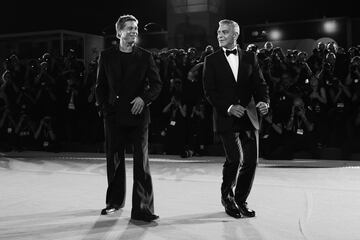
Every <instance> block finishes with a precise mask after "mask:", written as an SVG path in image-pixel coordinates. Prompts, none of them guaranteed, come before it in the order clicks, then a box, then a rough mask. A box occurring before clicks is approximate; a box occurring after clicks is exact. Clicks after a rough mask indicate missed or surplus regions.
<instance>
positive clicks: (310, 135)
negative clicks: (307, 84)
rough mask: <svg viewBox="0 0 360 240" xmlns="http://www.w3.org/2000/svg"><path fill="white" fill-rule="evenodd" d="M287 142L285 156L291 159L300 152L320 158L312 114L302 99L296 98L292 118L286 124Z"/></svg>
mask: <svg viewBox="0 0 360 240" xmlns="http://www.w3.org/2000/svg"><path fill="white" fill-rule="evenodd" d="M284 130H285V132H284V134H285V136H284V137H285V141H284V148H283V151H284V152H283V153H282V155H283V156H286V155H288V157H289V159H291V158H293V156H294V154H295V153H296V152H298V151H300V150H305V151H308V152H309V153H311V155H312V157H313V158H316V159H317V158H319V152H318V150H317V148H316V143H315V140H314V123H313V120H312V112H311V111H310V110H309V109H308V108H307V107H305V104H304V101H303V99H302V98H301V97H296V98H295V99H294V101H293V105H292V107H291V113H290V117H289V118H288V120H287V122H286V124H285V129H284Z"/></svg>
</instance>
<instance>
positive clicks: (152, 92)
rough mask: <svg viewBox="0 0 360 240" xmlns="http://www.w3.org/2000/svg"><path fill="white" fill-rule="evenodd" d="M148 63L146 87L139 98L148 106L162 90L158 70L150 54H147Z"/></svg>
mask: <svg viewBox="0 0 360 240" xmlns="http://www.w3.org/2000/svg"><path fill="white" fill-rule="evenodd" d="M148 61H149V65H148V69H147V72H146V77H147V80H148V85H147V86H146V87H145V90H144V93H143V94H142V95H141V96H140V97H141V98H142V99H143V101H144V102H145V105H150V104H151V102H152V101H154V100H155V99H156V98H157V97H158V96H159V94H160V92H161V88H162V81H161V78H160V74H159V70H158V68H157V66H156V64H155V61H154V58H153V56H152V55H151V54H149V58H148Z"/></svg>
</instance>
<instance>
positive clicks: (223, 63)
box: [218, 49, 236, 83]
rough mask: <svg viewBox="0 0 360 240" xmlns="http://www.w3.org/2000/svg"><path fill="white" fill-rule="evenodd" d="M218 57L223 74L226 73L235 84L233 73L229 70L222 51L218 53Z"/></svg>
mask: <svg viewBox="0 0 360 240" xmlns="http://www.w3.org/2000/svg"><path fill="white" fill-rule="evenodd" d="M218 55H219V59H220V63H221V65H222V68H223V69H224V71H225V72H224V73H227V75H230V77H231V78H232V80H233V83H236V79H235V77H234V74H233V72H232V70H231V67H230V64H229V62H228V60H227V59H226V57H225V54H224V51H223V50H222V49H220V50H219V51H218Z"/></svg>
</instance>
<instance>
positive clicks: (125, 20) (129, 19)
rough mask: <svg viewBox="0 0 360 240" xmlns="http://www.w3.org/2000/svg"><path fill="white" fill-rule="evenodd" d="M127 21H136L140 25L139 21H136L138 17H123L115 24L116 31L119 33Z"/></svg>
mask: <svg viewBox="0 0 360 240" xmlns="http://www.w3.org/2000/svg"><path fill="white" fill-rule="evenodd" d="M127 21H134V22H136V23H138V22H139V21H138V20H137V19H136V17H134V16H133V15H129V14H127V15H122V16H120V17H119V19H118V20H117V21H116V23H115V30H116V31H118V30H121V29H123V28H124V27H125V23H126V22H127Z"/></svg>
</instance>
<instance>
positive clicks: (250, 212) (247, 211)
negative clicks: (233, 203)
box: [237, 202, 255, 217]
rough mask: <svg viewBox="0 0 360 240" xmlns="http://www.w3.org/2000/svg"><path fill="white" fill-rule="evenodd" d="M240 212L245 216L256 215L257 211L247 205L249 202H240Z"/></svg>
mask: <svg viewBox="0 0 360 240" xmlns="http://www.w3.org/2000/svg"><path fill="white" fill-rule="evenodd" d="M237 205H238V208H239V212H240V213H241V215H242V216H244V217H255V211H254V210H252V209H249V208H248V207H247V202H243V203H238V204H237Z"/></svg>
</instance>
